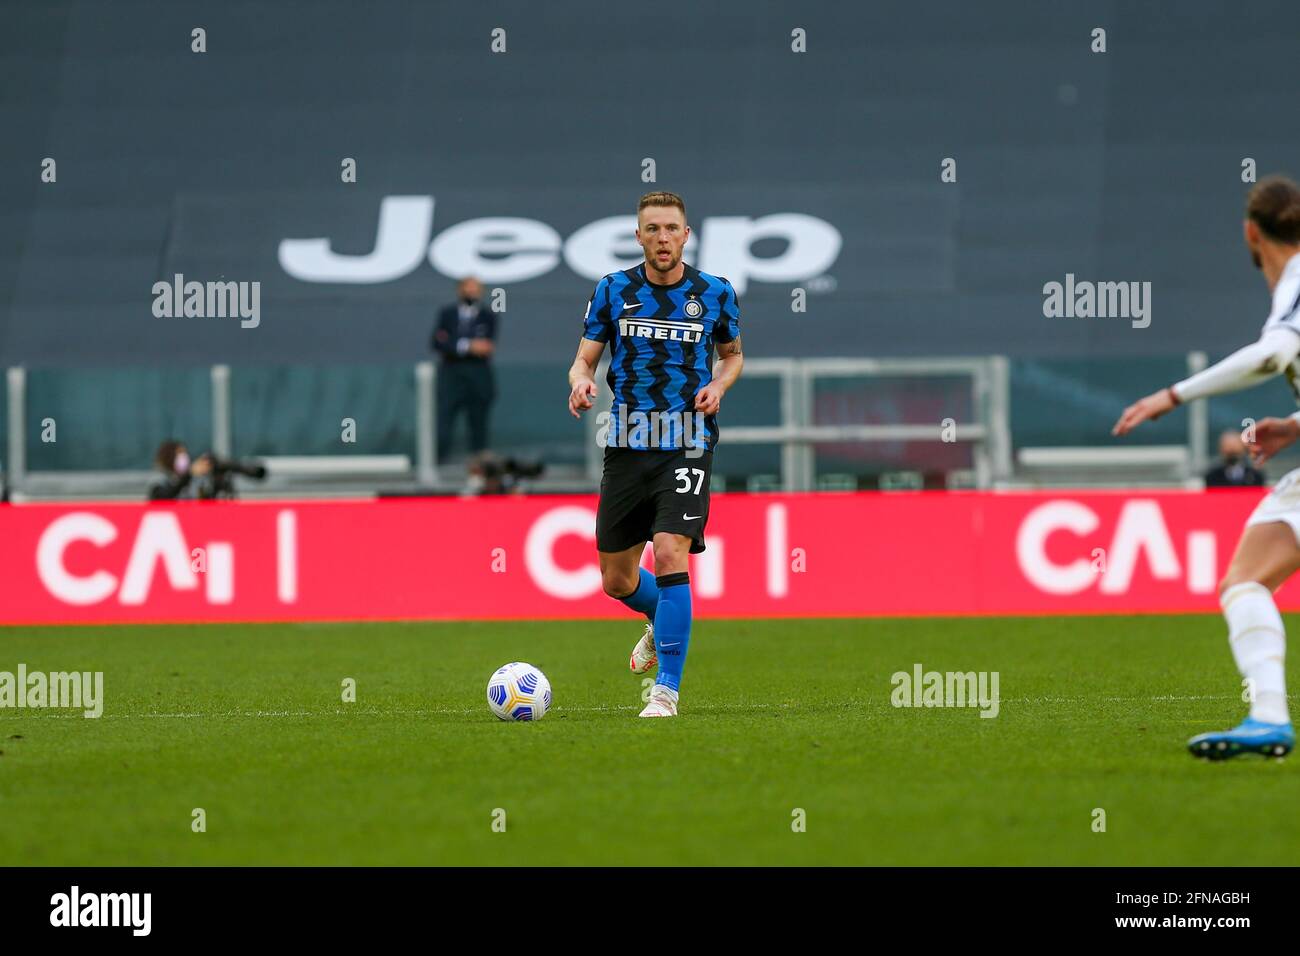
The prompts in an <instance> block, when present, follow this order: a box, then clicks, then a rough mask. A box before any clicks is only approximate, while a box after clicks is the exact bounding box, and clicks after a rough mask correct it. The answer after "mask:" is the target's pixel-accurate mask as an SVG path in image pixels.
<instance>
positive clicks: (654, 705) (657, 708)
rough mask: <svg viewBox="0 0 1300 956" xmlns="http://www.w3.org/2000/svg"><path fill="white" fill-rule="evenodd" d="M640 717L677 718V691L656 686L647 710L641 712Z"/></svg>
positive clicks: (646, 707) (652, 690)
mask: <svg viewBox="0 0 1300 956" xmlns="http://www.w3.org/2000/svg"><path fill="white" fill-rule="evenodd" d="M638 716H640V717H676V716H677V691H675V690H672V689H671V688H668V687H664V686H663V685H662V684H655V686H654V687H653V688H652V689H651V691H650V703H648V704H646V705H645V710H643V711H641V713H640V714H639V715H638Z"/></svg>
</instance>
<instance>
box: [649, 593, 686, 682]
mask: <svg viewBox="0 0 1300 956" xmlns="http://www.w3.org/2000/svg"><path fill="white" fill-rule="evenodd" d="M655 583H656V584H658V585H659V609H658V610H657V611H656V612H655V649H656V650H657V651H658V653H659V676H658V678H657V679H656V680H655V683H656V684H662V685H663V686H664V687H668V688H670V689H672V690H679V689H680V687H681V683H682V667H683V666H685V664H686V649H687V648H688V647H690V644H691V576H690V575H689V574H688V573H687V572H685V571H679V572H678V573H676V574H665V575H663V576H661V577H659V578H656V579H655Z"/></svg>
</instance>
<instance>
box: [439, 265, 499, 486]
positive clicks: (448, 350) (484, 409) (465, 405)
mask: <svg viewBox="0 0 1300 956" xmlns="http://www.w3.org/2000/svg"><path fill="white" fill-rule="evenodd" d="M456 292H457V301H456V302H455V303H454V304H453V305H449V306H447V307H445V308H444V309H442V311H440V312H439V313H438V324H437V325H436V326H435V327H434V330H433V342H432V345H433V350H434V351H435V352H437V353H438V354H439V355H440V356H442V366H441V368H440V369H439V372H438V460H439V461H446V460H447V455H448V454H449V453H450V452H451V433H452V428H453V427H454V425H455V422H456V419H457V418H458V417H459V416H460V413H461V412H462V411H463V412H464V413H465V418H466V420H467V422H468V424H469V450H470V453H471V454H474V453H476V452H480V451H483V450H484V449H486V448H487V444H488V411H489V410H490V409H491V407H492V401H493V399H495V398H496V385H495V382H494V381H493V377H492V364H491V362H492V352H493V351H494V350H495V348H496V337H497V317H496V314H495V313H494V312H492V311H491V310H490V309H488V308H487V307H485V306H484V305H483V284H482V283H481V282H479V281H478V279H475V278H474V277H473V276H468V277H466V278H464V279H461V280H460V284H459V285H458V286H457V287H456Z"/></svg>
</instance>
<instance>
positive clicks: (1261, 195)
mask: <svg viewBox="0 0 1300 956" xmlns="http://www.w3.org/2000/svg"><path fill="white" fill-rule="evenodd" d="M1246 218H1248V219H1249V220H1250V221H1251V222H1253V223H1255V225H1257V226H1259V228H1260V229H1262V230H1263V231H1264V234H1265V235H1267V236H1268V237H1269V238H1270V239H1275V240H1276V241H1278V242H1285V243H1288V244H1291V243H1300V186H1297V185H1296V184H1295V183H1294V182H1292V181H1291V180H1289V179H1287V178H1286V177H1285V176H1266V177H1264V178H1263V179H1261V180H1260V181H1259V182H1257V183H1256V184H1255V185H1254V187H1253V188H1252V189H1251V191H1250V195H1249V196H1248V197H1247V198H1246Z"/></svg>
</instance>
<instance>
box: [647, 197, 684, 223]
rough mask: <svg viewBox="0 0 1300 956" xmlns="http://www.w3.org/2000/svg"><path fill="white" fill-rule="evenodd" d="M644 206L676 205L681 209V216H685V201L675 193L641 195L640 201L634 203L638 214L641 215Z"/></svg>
mask: <svg viewBox="0 0 1300 956" xmlns="http://www.w3.org/2000/svg"><path fill="white" fill-rule="evenodd" d="M646 206H676V207H677V208H678V209H680V210H681V211H682V218H683V219H685V218H686V203H684V202H683V201H682V197H681V196H679V195H677V194H676V193H665V192H653V193H646V194H645V195H644V196H642V197H641V201H640V202H639V203H637V204H636V212H637V215H638V216H639V215H641V210H642V209H644V208H645V207H646Z"/></svg>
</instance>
